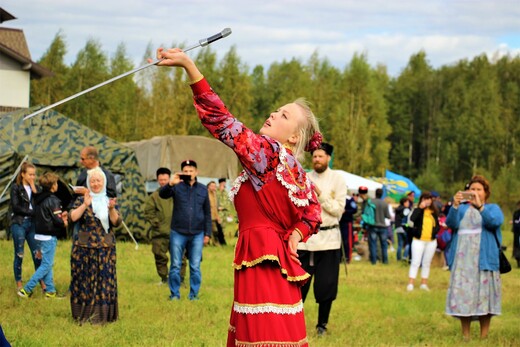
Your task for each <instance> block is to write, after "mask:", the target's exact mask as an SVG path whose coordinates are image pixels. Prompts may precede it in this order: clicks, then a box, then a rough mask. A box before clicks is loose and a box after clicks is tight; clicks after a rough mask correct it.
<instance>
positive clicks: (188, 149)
mask: <svg viewBox="0 0 520 347" xmlns="http://www.w3.org/2000/svg"><path fill="white" fill-rule="evenodd" d="M124 144H125V145H127V146H128V147H130V148H132V149H134V151H135V154H136V156H137V160H138V162H139V167H140V169H141V175H143V177H144V179H145V180H148V181H151V180H155V179H156V177H155V171H156V170H157V168H158V167H161V166H162V167H167V168H169V169H171V170H172V171H173V172H176V171H180V165H181V162H182V161H184V160H186V159H192V160H194V161H195V162H197V170H198V175H199V176H204V177H212V178H221V177H225V178H228V179H231V180H233V179H235V177H237V176H238V173H239V169H240V162H239V161H238V158H237V156H236V154H235V153H234V152H233V150H232V149H231V148H229V147H228V146H226V145H225V144H223V143H222V142H220V141H218V140H217V139H215V138H212V137H211V138H210V137H204V136H193V135H191V136H182V135H175V136H174V135H166V136H155V137H153V138H151V139H147V140H141V141H133V142H125V143H124Z"/></svg>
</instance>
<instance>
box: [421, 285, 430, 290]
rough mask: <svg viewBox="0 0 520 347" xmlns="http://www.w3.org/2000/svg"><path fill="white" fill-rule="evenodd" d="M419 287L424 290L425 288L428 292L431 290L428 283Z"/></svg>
mask: <svg viewBox="0 0 520 347" xmlns="http://www.w3.org/2000/svg"><path fill="white" fill-rule="evenodd" d="M419 288H421V289H422V290H425V291H427V292H429V291H430V288H428V285H426V284H421V286H420V287H419Z"/></svg>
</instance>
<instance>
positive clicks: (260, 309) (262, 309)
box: [233, 300, 303, 314]
mask: <svg viewBox="0 0 520 347" xmlns="http://www.w3.org/2000/svg"><path fill="white" fill-rule="evenodd" d="M233 311H235V312H237V313H243V314H262V313H275V314H297V313H300V312H302V311H303V302H302V301H301V300H300V301H299V302H298V303H296V304H295V305H281V304H274V303H270V302H268V303H264V304H256V305H250V304H240V303H238V302H236V301H235V302H234V303H233Z"/></svg>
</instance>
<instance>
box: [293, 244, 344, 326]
mask: <svg viewBox="0 0 520 347" xmlns="http://www.w3.org/2000/svg"><path fill="white" fill-rule="evenodd" d="M298 255H299V259H300V261H301V263H302V267H303V269H304V270H305V271H307V272H308V273H309V274H310V275H311V278H310V279H309V281H307V283H306V284H305V285H304V286H303V287H302V288H301V291H302V299H303V301H304V302H305V299H306V298H307V294H308V293H309V289H310V287H311V282H312V280H313V279H314V285H313V287H312V288H313V290H314V298H315V299H316V302H317V303H318V304H319V305H320V307H319V309H318V312H319V313H318V325H319V326H323V327H325V325H326V324H327V323H328V321H329V314H330V308H331V306H332V301H334V300H335V299H336V296H337V294H338V281H339V267H340V261H341V250H340V249H331V250H326V251H316V252H309V251H298Z"/></svg>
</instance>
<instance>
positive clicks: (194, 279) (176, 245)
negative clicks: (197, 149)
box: [159, 160, 211, 300]
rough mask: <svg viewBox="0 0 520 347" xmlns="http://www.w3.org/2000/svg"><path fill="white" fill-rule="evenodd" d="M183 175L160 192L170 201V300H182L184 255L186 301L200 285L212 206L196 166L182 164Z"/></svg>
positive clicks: (195, 294)
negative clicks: (187, 277)
mask: <svg viewBox="0 0 520 347" xmlns="http://www.w3.org/2000/svg"><path fill="white" fill-rule="evenodd" d="M181 170H182V172H177V173H175V174H174V175H173V176H172V179H171V180H170V183H169V184H166V185H164V186H163V187H162V188H161V190H160V191H159V196H160V197H161V198H163V199H170V198H171V199H173V214H172V222H171V230H170V255H171V257H172V260H171V263H170V271H169V274H168V285H169V287H170V300H179V299H180V298H181V293H180V286H181V267H182V259H183V257H184V254H185V252H186V255H187V257H188V261H189V265H190V293H189V295H188V299H189V300H198V299H199V290H200V285H201V282H202V274H201V272H200V262H201V261H202V248H203V246H206V245H207V244H208V242H209V239H210V237H211V207H210V201H209V195H208V189H207V187H206V186H205V185H204V184H201V183H199V182H197V174H198V171H197V163H196V162H195V161H194V160H185V161H183V162H182V163H181Z"/></svg>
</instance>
